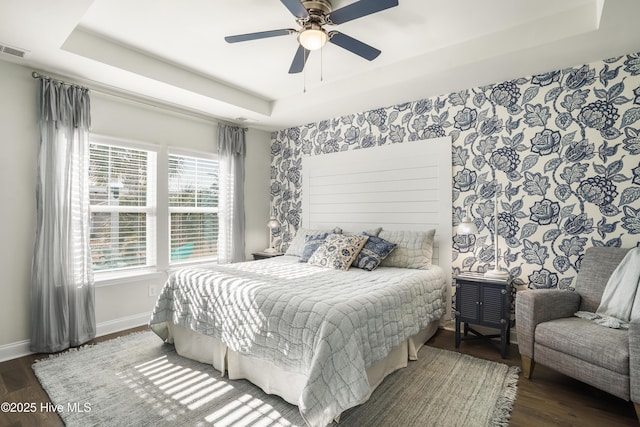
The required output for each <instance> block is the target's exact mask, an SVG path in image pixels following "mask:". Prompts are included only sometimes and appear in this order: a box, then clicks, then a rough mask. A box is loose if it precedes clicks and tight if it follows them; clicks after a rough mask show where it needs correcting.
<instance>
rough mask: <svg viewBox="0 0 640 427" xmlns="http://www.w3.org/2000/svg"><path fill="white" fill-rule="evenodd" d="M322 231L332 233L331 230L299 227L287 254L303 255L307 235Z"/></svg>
mask: <svg viewBox="0 0 640 427" xmlns="http://www.w3.org/2000/svg"><path fill="white" fill-rule="evenodd" d="M333 232H334V233H339V231H333ZM320 233H331V230H313V229H310V228H299V229H298V231H296V235H295V236H294V237H293V239H291V242H290V243H289V247H288V248H287V250H286V252H285V253H284V254H285V255H293V256H302V251H303V250H304V245H305V241H304V239H305V237H307V236H308V235H310V234H320Z"/></svg>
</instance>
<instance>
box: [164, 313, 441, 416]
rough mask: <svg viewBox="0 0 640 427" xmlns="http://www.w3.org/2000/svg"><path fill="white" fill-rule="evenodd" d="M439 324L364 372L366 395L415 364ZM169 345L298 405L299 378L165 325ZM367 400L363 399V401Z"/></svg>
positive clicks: (209, 339) (302, 380) (215, 341)
mask: <svg viewBox="0 0 640 427" xmlns="http://www.w3.org/2000/svg"><path fill="white" fill-rule="evenodd" d="M439 323H440V321H439V320H436V321H433V322H431V323H430V324H429V325H428V326H427V327H426V328H424V329H423V330H421V331H420V332H418V333H417V334H416V335H414V336H413V337H411V338H409V339H408V340H406V341H405V342H404V343H402V344H400V345H399V346H397V347H396V348H394V349H393V350H391V352H390V353H389V355H388V356H387V357H386V358H384V359H382V360H380V361H378V362H376V363H375V364H373V365H372V366H370V367H369V368H368V369H367V376H368V379H369V384H370V385H371V390H370V391H369V395H371V393H372V392H373V391H374V390H375V389H376V387H378V385H380V383H382V380H384V378H385V377H386V376H387V375H389V374H390V373H392V372H394V371H396V370H398V369H400V368H404V367H406V366H407V363H408V361H409V360H417V358H418V351H419V350H420V348H421V347H422V345H423V344H424V343H425V342H426V341H427V340H428V339H429V338H431V337H432V336H433V334H435V333H436V331H437V329H438V325H439ZM168 329H169V339H168V341H169V342H173V343H174V345H175V348H176V352H177V353H178V354H179V355H180V356H182V357H186V358H189V359H193V360H197V361H199V362H202V363H207V364H211V365H213V367H214V368H216V369H217V370H219V371H220V372H221V373H222V374H223V375H224V374H225V372H227V373H228V376H229V379H232V380H236V379H246V380H249V381H251V382H252V383H253V384H255V385H257V386H258V387H260V388H261V389H262V390H264V392H265V393H268V394H275V395H278V396H280V397H282V398H283V399H284V400H286V401H287V402H289V403H291V404H292V405H298V401H299V398H300V395H301V394H302V389H303V387H304V384H305V383H306V378H305V376H304V375H302V374H297V373H291V372H287V371H285V370H284V369H282V368H280V367H278V366H276V365H274V364H273V363H271V362H269V361H265V360H260V359H256V358H253V357H249V356H244V355H241V354H239V353H237V352H235V351H233V350H230V349H229V348H227V346H226V345H225V344H224V343H222V342H221V341H220V340H218V339H216V338H213V337H209V336H206V335H202V334H199V333H197V332H194V331H191V330H189V329H186V328H183V327H181V326H178V325H174V324H172V323H169V324H168ZM368 398H369V396H367V397H366V398H365V399H364V400H363V402H364V401H366V400H367V399H368Z"/></svg>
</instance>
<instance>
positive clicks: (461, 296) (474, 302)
mask: <svg viewBox="0 0 640 427" xmlns="http://www.w3.org/2000/svg"><path fill="white" fill-rule="evenodd" d="M455 281H456V311H455V315H456V348H458V347H459V346H460V341H462V340H468V339H486V340H488V341H489V342H491V343H492V344H496V343H495V342H494V341H493V340H492V338H500V345H499V346H498V348H499V349H500V354H501V355H502V358H503V359H504V358H505V357H506V356H507V348H508V346H509V336H510V330H511V313H510V308H511V286H512V284H511V279H507V280H499V279H488V278H485V277H484V275H483V273H461V274H459V275H458V276H456V278H455ZM460 323H464V336H460V332H461V331H460ZM470 324H474V325H478V326H484V327H488V328H494V329H499V330H500V333H497V334H481V333H480V332H478V331H476V330H474V329H473V328H471V327H470V326H469V325H470ZM469 332H471V333H472V334H473V336H470V335H469Z"/></svg>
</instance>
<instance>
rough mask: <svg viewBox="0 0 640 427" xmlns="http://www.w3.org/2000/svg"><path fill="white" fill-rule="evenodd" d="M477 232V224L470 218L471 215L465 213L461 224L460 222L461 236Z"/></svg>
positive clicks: (458, 231) (459, 230)
mask: <svg viewBox="0 0 640 427" xmlns="http://www.w3.org/2000/svg"><path fill="white" fill-rule="evenodd" d="M477 232H478V227H476V224H475V223H474V222H473V221H472V220H471V218H469V215H465V216H464V218H462V221H461V222H460V224H458V230H457V233H458V234H459V235H461V236H467V235H469V234H476V233H477Z"/></svg>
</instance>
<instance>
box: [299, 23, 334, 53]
mask: <svg viewBox="0 0 640 427" xmlns="http://www.w3.org/2000/svg"><path fill="white" fill-rule="evenodd" d="M328 40H329V36H328V35H327V32H326V31H325V30H323V29H322V28H320V27H316V26H312V27H310V28H307V29H304V30H303V31H301V32H300V34H298V42H299V43H300V44H301V45H302V47H304V48H305V49H307V50H318V49H320V48H322V46H324V45H325V44H326V43H327V41H328Z"/></svg>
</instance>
